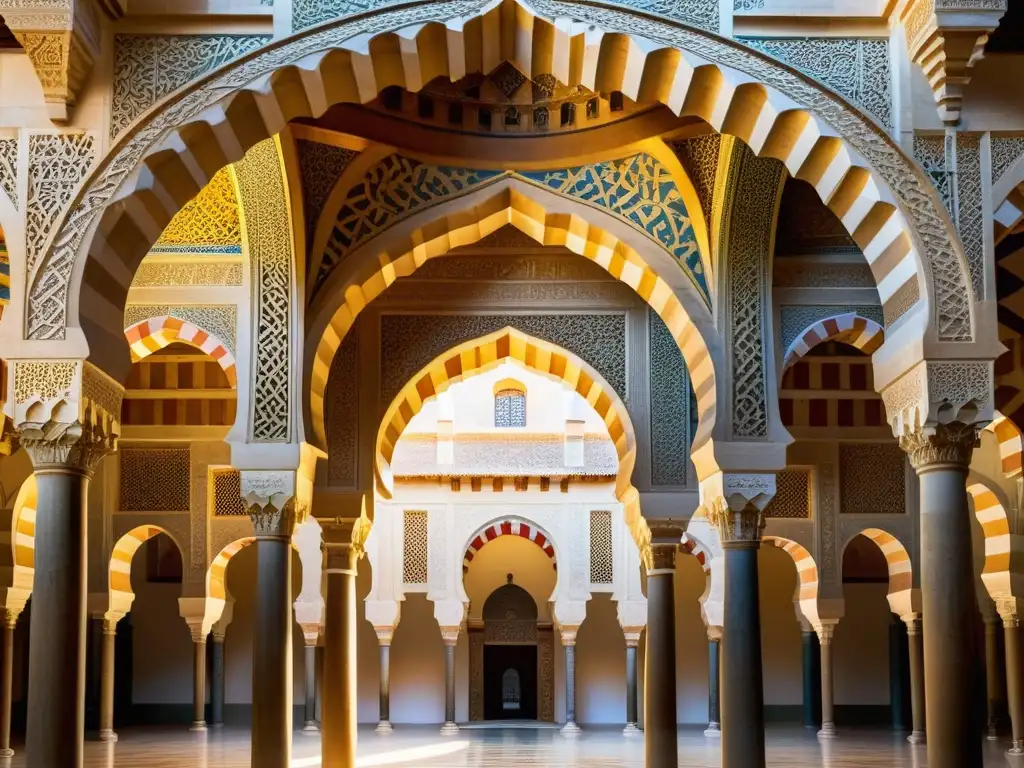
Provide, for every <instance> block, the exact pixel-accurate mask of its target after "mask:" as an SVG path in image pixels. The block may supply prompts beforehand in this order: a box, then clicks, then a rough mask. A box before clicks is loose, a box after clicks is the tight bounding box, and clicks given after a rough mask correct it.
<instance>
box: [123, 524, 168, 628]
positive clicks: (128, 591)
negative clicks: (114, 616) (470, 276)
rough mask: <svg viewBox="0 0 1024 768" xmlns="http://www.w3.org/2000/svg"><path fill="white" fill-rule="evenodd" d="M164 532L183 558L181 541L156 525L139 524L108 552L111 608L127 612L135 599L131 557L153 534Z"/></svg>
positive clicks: (157, 534)
mask: <svg viewBox="0 0 1024 768" xmlns="http://www.w3.org/2000/svg"><path fill="white" fill-rule="evenodd" d="M161 533H162V534H164V535H165V536H167V538H169V539H170V540H171V541H173V542H174V546H175V547H177V548H178V555H179V556H180V557H181V558H182V560H184V559H185V554H184V551H183V550H182V548H181V543H180V542H179V541H178V540H177V539H175V538H174V536H173V535H172V534H171V533H170V532H169V531H168V530H167V529H166V528H162V527H160V526H158V525H140V526H138V527H137V528H133V529H132V530H130V531H128V532H127V533H126V534H124V535H123V536H121V538H119V539H118V540H117V543H116V544H114V548H113V549H112V550H111V552H110V561H109V563H108V568H107V571H108V587H109V589H110V605H111V607H112V608H116V609H118V610H121V611H122V612H127V610H128V607H130V606H131V604H132V601H133V600H134V599H135V593H134V592H132V559H133V558H134V557H135V553H136V552H138V551H139V548H140V547H142V545H143V544H145V543H146V542H147V541H149V540H150V539H152V538H153V537H154V536H159V535H160V534H161Z"/></svg>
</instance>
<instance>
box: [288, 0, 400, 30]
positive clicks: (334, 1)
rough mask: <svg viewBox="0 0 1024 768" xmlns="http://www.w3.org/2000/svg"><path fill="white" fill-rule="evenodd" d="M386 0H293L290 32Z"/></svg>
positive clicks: (380, 3) (382, 2) (372, 6)
mask: <svg viewBox="0 0 1024 768" xmlns="http://www.w3.org/2000/svg"><path fill="white" fill-rule="evenodd" d="M387 2H388V0H293V2H292V32H298V31H299V30H302V29H308V28H309V27H314V26H316V25H317V24H323V23H324V22H325V21H331V20H333V19H340V18H341V17H342V16H351V15H352V14H354V13H362V12H363V11H369V10H372V9H373V8H376V7H378V6H381V5H386V4H387Z"/></svg>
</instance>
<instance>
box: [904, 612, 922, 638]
mask: <svg viewBox="0 0 1024 768" xmlns="http://www.w3.org/2000/svg"><path fill="white" fill-rule="evenodd" d="M900 621H902V622H903V623H904V624H906V625H907V634H908V635H919V634H921V614H920V613H907V614H904V615H903V616H900Z"/></svg>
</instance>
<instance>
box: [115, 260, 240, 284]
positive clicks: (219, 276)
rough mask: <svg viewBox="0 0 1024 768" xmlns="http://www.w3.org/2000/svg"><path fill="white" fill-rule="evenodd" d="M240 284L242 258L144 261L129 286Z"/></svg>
mask: <svg viewBox="0 0 1024 768" xmlns="http://www.w3.org/2000/svg"><path fill="white" fill-rule="evenodd" d="M241 284H242V262H241V261H187V262H185V261H153V260H151V259H146V260H143V262H142V264H140V265H139V268H138V270H137V271H136V272H135V277H133V278H132V288H154V287H161V286H189V285H197V286H198V285H204V286H205V285H224V286H240V285H241Z"/></svg>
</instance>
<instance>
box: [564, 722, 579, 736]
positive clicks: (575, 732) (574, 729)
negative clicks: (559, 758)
mask: <svg viewBox="0 0 1024 768" xmlns="http://www.w3.org/2000/svg"><path fill="white" fill-rule="evenodd" d="M579 734H580V727H579V726H578V725H576V723H575V722H570V723H566V724H565V725H563V726H562V735H563V736H579Z"/></svg>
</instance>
